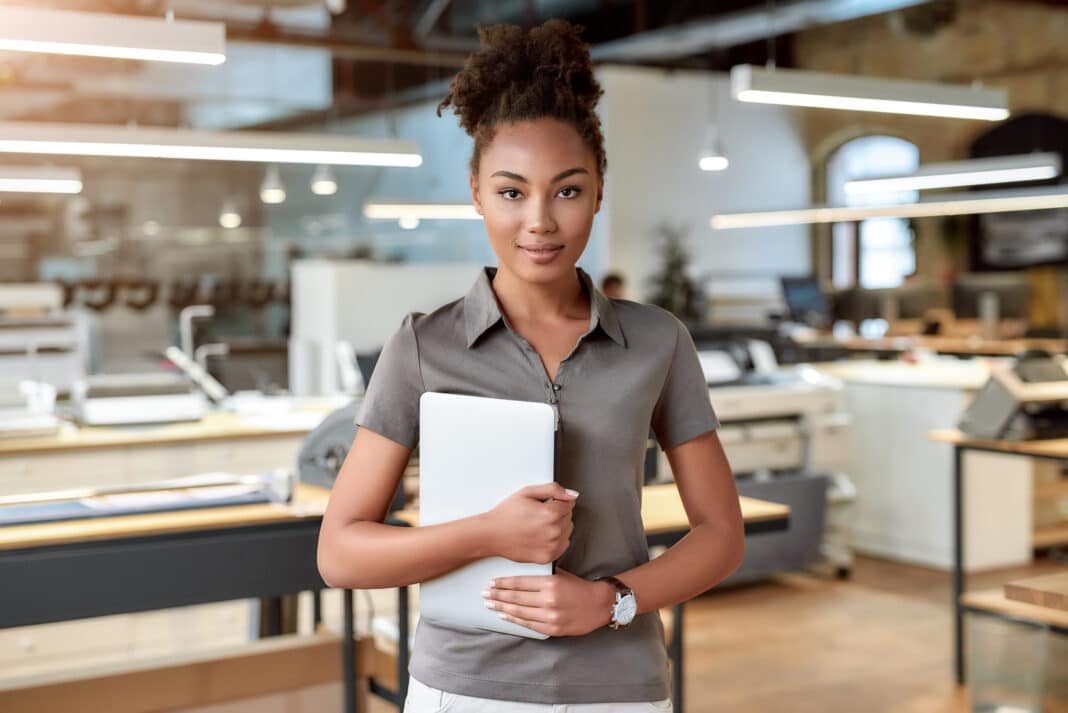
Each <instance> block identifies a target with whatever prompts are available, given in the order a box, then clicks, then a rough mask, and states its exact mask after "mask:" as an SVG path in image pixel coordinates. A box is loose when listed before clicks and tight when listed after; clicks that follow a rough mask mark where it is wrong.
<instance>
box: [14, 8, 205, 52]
mask: <svg viewBox="0 0 1068 713" xmlns="http://www.w3.org/2000/svg"><path fill="white" fill-rule="evenodd" d="M0 50H2V51H9V52H42V53H46V54H69V55H79V56H84V57H114V58H117V59H136V60H147V61H155V62H184V63H191V64H209V65H214V64H222V63H223V62H225V61H226V26H225V25H224V24H223V23H221V22H190V21H187V20H166V19H162V18H160V19H156V18H150V17H136V16H133V15H109V14H105V13H100V12H74V11H70V10H52V9H44V8H40V9H39V8H28V7H0Z"/></svg>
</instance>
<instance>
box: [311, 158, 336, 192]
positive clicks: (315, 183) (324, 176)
mask: <svg viewBox="0 0 1068 713" xmlns="http://www.w3.org/2000/svg"><path fill="white" fill-rule="evenodd" d="M311 189H312V193H314V194H315V195H317V196H332V195H334V194H335V193H337V178H335V177H334V171H333V170H332V169H331V168H330V167H329V166H327V165H326V164H319V166H318V167H317V168H316V169H315V173H314V174H313V175H312V179H311Z"/></svg>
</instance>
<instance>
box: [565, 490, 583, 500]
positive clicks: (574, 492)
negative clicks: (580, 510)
mask: <svg viewBox="0 0 1068 713" xmlns="http://www.w3.org/2000/svg"><path fill="white" fill-rule="evenodd" d="M564 492H565V493H567V494H568V495H570V496H571V497H573V498H577V497H578V496H579V494H578V491H577V490H571V489H570V488H564Z"/></svg>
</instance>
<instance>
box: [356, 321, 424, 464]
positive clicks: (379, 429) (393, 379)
mask: <svg viewBox="0 0 1068 713" xmlns="http://www.w3.org/2000/svg"><path fill="white" fill-rule="evenodd" d="M415 316H416V315H414V314H409V315H408V316H406V317H405V318H404V321H402V322H401V326H400V329H398V330H397V331H396V332H394V333H393V335H392V336H391V337H390V338H389V339H388V340H386V344H385V346H383V347H382V353H381V354H380V355H379V357H378V362H377V363H376V364H375V368H374V372H373V373H372V374H371V383H369V384H368V385H367V392H366V393H365V394H364V397H363V403H361V404H360V408H359V411H358V412H357V413H356V425H357V426H361V427H363V428H369V429H370V430H372V431H374V432H375V433H378V434H380V435H382V436H385V437H386V438H388V439H389V440H391V441H396V442H397V443H400V444H401V445H403V446H407V447H408V448H415V446H416V444H417V443H418V442H419V398H420V397H421V396H422V395H423V392H424V391H426V387H425V386H424V385H423V377H422V372H421V371H420V369H419V347H418V344H417V342H416V338H415V325H414V323H413V322H414V318H415Z"/></svg>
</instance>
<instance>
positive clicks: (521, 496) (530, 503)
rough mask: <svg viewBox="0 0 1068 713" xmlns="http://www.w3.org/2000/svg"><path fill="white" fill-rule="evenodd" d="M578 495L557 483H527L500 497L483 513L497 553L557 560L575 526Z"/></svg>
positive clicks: (527, 559) (517, 558)
mask: <svg viewBox="0 0 1068 713" xmlns="http://www.w3.org/2000/svg"><path fill="white" fill-rule="evenodd" d="M578 495H579V494H578V493H576V492H575V491H574V490H567V489H565V488H564V487H563V486H562V485H560V484H559V483H547V484H545V485H531V486H528V487H526V488H523V489H521V490H518V491H516V492H515V493H513V494H512V495H510V496H508V497H507V498H505V499H504V500H502V501H501V502H500V503H498V505H497V507H495V508H493V509H492V510H490V511H489V512H487V513H486V518H487V520H488V521H489V523H490V530H491V532H492V533H493V540H492V541H493V543H494V549H495V550H496V554H497V555H499V556H500V557H505V558H507V559H510V560H512V561H514V562H528V563H537V564H549V563H550V562H554V561H556V560H558V559H559V558H560V557H561V556H562V555H563V554H564V552H566V551H567V547H568V545H569V544H570V543H571V532H572V531H573V530H574V529H575V527H574V525H573V524H572V522H571V511H572V510H574V509H575V501H576V500H577V499H578ZM550 498H551V500H550ZM547 500H548V502H546V501H547Z"/></svg>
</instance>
